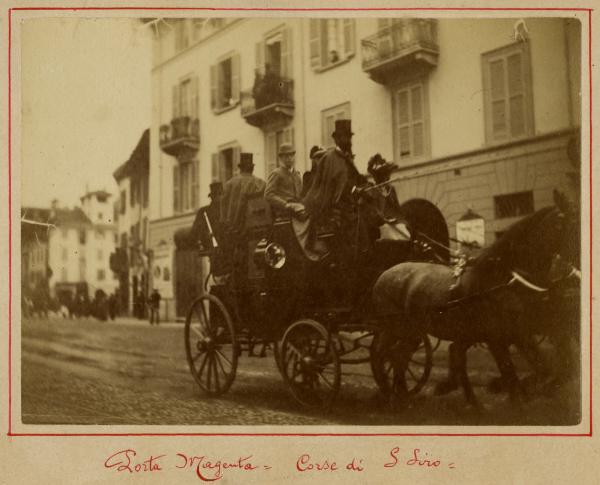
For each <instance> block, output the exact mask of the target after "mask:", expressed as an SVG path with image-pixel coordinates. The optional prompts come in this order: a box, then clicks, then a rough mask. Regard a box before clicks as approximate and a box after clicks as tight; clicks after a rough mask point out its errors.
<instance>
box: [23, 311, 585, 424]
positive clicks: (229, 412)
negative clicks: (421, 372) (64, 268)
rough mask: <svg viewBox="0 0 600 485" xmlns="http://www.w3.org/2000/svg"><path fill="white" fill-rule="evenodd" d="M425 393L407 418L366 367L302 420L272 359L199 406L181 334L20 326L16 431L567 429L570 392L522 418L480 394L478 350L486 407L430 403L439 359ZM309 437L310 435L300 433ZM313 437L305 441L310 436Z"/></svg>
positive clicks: (135, 327) (138, 327)
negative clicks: (57, 427) (39, 427)
mask: <svg viewBox="0 0 600 485" xmlns="http://www.w3.org/2000/svg"><path fill="white" fill-rule="evenodd" d="M434 357H435V365H434V368H433V371H432V374H431V376H430V378H429V381H428V384H427V386H426V387H425V389H424V390H423V391H422V392H421V394H420V395H419V396H417V398H416V399H415V401H414V402H413V403H412V404H411V405H410V406H409V408H408V409H406V410H404V411H402V412H399V411H392V410H391V409H390V408H389V407H388V405H387V404H385V403H384V402H382V400H381V398H379V397H378V393H377V387H376V385H375V382H374V380H373V377H372V376H371V374H370V369H369V366H368V364H361V365H354V366H345V367H344V369H343V379H342V388H341V391H340V395H339V397H338V400H337V401H336V404H335V406H334V408H333V410H332V411H330V412H327V413H326V412H324V411H306V410H304V409H302V408H301V407H300V405H298V404H297V403H296V402H295V401H294V400H293V398H292V397H291V396H290V394H289V393H288V391H287V389H286V388H285V385H284V382H283V380H282V378H281V376H280V375H279V373H278V371H277V367H276V365H275V361H274V359H273V356H272V354H271V353H270V352H268V354H267V357H265V358H258V357H247V356H242V357H241V358H240V361H239V366H238V373H237V377H236V381H235V383H234V385H233V386H232V388H231V389H230V390H229V392H228V393H227V394H225V395H224V396H222V397H220V398H206V397H203V396H202V394H201V392H200V390H199V389H198V388H197V386H196V384H195V383H194V381H193V379H192V376H191V374H190V372H189V369H188V367H187V362H186V359H185V350H184V343H183V325H182V324H179V323H177V324H176V323H167V324H162V325H160V326H158V327H156V326H152V327H150V326H148V324H147V323H145V322H139V321H135V320H117V321H116V322H109V323H106V322H99V321H97V320H87V319H82V320H60V319H51V320H39V319H34V320H25V321H23V324H22V418H23V423H24V424H113V425H136V424H148V425H149V424H153V425H157V424H163V425H176V424H179V425H267V424H268V425H319V426H322V425H334V424H338V425H340V424H342V425H355V424H356V425H358V424H360V425H379V426H381V425H392V424H394V425H432V424H439V425H450V424H534V425H535V424H542V423H544V424H550V423H551V424H571V423H574V422H575V421H576V420H577V413H576V411H575V410H576V409H578V403H577V399H576V391H575V383H573V384H572V385H570V386H569V389H566V388H565V389H562V390H561V391H560V392H559V393H558V394H557V395H555V396H553V397H552V398H550V397H544V396H540V395H535V396H532V398H531V399H530V400H529V401H528V402H526V403H525V404H524V405H523V406H522V407H521V408H516V407H514V406H512V405H511V404H510V403H509V402H508V401H507V398H506V396H505V395H492V394H489V393H488V392H487V390H486V389H485V388H484V386H485V385H486V384H487V383H488V382H489V380H490V379H491V378H492V377H494V376H495V375H496V370H495V368H494V365H493V363H492V361H491V359H490V358H489V357H488V355H487V352H486V351H485V350H484V349H474V350H472V351H470V353H469V357H470V372H471V379H472V381H473V385H474V388H475V392H476V393H477V395H478V397H479V399H480V400H481V402H482V403H483V405H484V407H485V410H486V411H485V412H484V413H483V414H478V413H477V412H475V411H474V410H473V409H471V408H469V407H468V406H466V405H465V401H464V398H463V396H462V393H460V392H458V391H457V392H453V393H451V394H449V395H448V396H444V397H440V396H434V395H433V385H434V384H435V383H436V382H439V380H440V379H441V378H442V377H443V376H444V373H445V367H446V366H445V361H446V358H447V352H446V350H445V347H444V346H443V345H442V346H441V347H440V349H438V350H437V351H436V353H435V355H434ZM307 432H308V430H307ZM311 432H312V431H311Z"/></svg>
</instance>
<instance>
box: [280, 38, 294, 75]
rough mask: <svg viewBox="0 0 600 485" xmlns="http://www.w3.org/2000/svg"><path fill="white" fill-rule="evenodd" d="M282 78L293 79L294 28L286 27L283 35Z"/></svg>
mask: <svg viewBox="0 0 600 485" xmlns="http://www.w3.org/2000/svg"><path fill="white" fill-rule="evenodd" d="M281 76H282V77H284V78H287V79H291V78H292V28H291V27H285V28H284V29H283V32H282V33H281Z"/></svg>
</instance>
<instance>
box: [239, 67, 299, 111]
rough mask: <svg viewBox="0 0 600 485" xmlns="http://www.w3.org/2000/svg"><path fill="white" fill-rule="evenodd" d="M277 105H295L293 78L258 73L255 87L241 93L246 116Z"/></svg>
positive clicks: (291, 106) (242, 106)
mask: <svg viewBox="0 0 600 485" xmlns="http://www.w3.org/2000/svg"><path fill="white" fill-rule="evenodd" d="M277 105H283V106H285V107H289V108H293V107H294V81H293V80H291V79H286V78H283V77H281V76H277V75H271V76H269V75H267V76H261V75H257V77H256V79H255V81H254V87H253V88H252V89H249V90H246V91H242V93H241V110H242V116H243V117H245V118H246V117H248V116H252V115H253V114H254V113H256V112H257V111H261V110H265V111H266V110H267V108H269V107H274V108H275V107H276V106H277Z"/></svg>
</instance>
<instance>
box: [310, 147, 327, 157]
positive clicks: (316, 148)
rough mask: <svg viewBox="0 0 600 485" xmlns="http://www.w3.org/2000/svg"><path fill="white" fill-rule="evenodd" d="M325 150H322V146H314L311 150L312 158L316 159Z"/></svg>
mask: <svg viewBox="0 0 600 485" xmlns="http://www.w3.org/2000/svg"><path fill="white" fill-rule="evenodd" d="M323 151H324V150H323V148H321V147H320V146H317V145H314V146H313V147H312V148H311V149H310V155H309V156H310V158H314V157H315V156H317V155H318V154H319V152H323Z"/></svg>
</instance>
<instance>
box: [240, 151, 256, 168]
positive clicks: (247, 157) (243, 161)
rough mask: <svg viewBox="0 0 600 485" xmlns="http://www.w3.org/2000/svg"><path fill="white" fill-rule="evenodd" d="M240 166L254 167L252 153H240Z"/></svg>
mask: <svg viewBox="0 0 600 485" xmlns="http://www.w3.org/2000/svg"><path fill="white" fill-rule="evenodd" d="M239 165H240V167H254V162H252V153H240V164H239Z"/></svg>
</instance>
